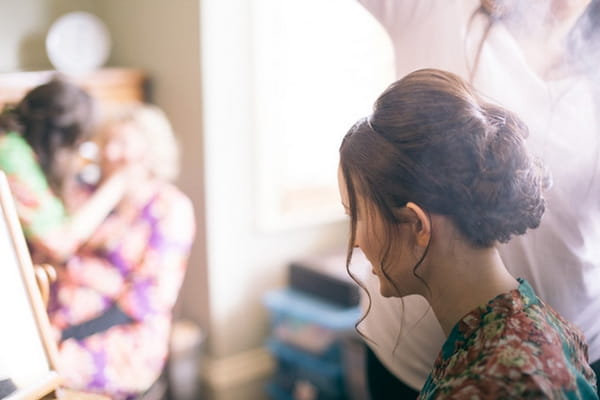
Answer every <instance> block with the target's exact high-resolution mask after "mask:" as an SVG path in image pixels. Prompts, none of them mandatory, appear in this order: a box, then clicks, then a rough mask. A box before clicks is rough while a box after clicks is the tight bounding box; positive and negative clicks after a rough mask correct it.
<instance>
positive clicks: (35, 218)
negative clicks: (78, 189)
mask: <svg viewBox="0 0 600 400" xmlns="http://www.w3.org/2000/svg"><path fill="white" fill-rule="evenodd" d="M0 170H2V171H4V172H5V173H6V176H7V178H8V183H9V186H10V188H11V191H12V195H13V197H14V199H15V203H16V207H17V213H18V214H19V219H20V221H21V225H22V226H23V231H24V233H25V236H26V237H28V238H29V237H32V236H40V235H43V234H45V233H47V232H50V231H52V230H53V229H55V228H58V227H60V226H61V225H62V224H64V223H65V221H66V219H67V215H66V212H65V208H64V206H63V204H62V202H61V201H60V199H58V197H56V196H55V195H54V193H52V191H51V190H50V187H49V186H48V182H47V180H46V177H45V175H44V173H43V172H42V169H41V168H40V165H39V163H38V162H37V158H36V156H35V154H34V152H33V150H32V149H31V147H30V146H29V145H28V144H27V142H26V141H25V139H23V138H22V137H21V136H20V135H19V134H18V133H14V132H11V133H7V134H5V135H3V136H2V137H0Z"/></svg>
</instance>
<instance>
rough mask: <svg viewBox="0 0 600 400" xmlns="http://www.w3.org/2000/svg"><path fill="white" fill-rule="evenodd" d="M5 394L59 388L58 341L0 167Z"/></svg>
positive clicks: (0, 352) (0, 382)
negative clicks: (51, 333) (51, 332)
mask: <svg viewBox="0 0 600 400" xmlns="http://www.w3.org/2000/svg"><path fill="white" fill-rule="evenodd" d="M0 207H1V208H2V213H0V255H1V260H2V266H1V267H0V293H1V294H2V297H3V300H2V304H1V305H0V309H1V310H2V314H3V316H2V320H3V324H2V325H3V327H4V329H2V333H1V334H0V399H2V400H16V399H19V400H21V399H25V400H29V399H39V398H41V397H43V396H44V395H46V394H48V393H50V392H51V391H53V390H55V389H56V388H57V387H58V385H59V383H60V379H59V375H58V373H57V372H56V370H55V360H56V352H57V349H56V343H55V342H54V340H53V339H52V337H51V335H50V323H49V321H48V317H47V314H46V310H45V306H44V303H43V301H42V298H41V295H40V291H39V289H38V287H37V283H36V278H35V272H34V268H33V265H32V262H31V257H30V254H29V250H28V248H27V244H26V242H25V237H24V235H23V231H22V230H21V225H20V223H19V219H18V216H17V212H16V208H15V204H14V201H13V197H12V193H11V191H10V188H9V186H8V182H7V179H6V175H5V174H4V173H2V172H0Z"/></svg>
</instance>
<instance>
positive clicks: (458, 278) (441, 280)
mask: <svg viewBox="0 0 600 400" xmlns="http://www.w3.org/2000/svg"><path fill="white" fill-rule="evenodd" d="M458 246H461V245H460V244H459V245H458ZM463 246H465V247H466V248H463V249H459V251H456V250H457V249H453V250H454V251H453V252H451V253H450V257H448V254H445V255H444V256H443V257H438V258H437V259H439V260H440V262H438V263H436V264H435V265H431V267H430V268H429V271H434V272H433V273H430V274H429V276H428V280H427V283H428V285H429V287H430V292H428V293H429V294H428V295H426V296H425V297H426V298H427V300H428V301H429V304H430V305H431V308H432V309H433V311H434V313H435V315H436V317H437V319H438V321H439V322H440V324H441V326H442V329H443V330H444V333H445V334H446V336H448V335H449V333H450V331H451V330H452V328H453V327H454V325H456V323H457V322H458V321H460V319H462V318H463V317H464V316H465V315H466V314H467V313H469V312H471V311H472V310H474V309H475V308H477V307H478V306H480V305H482V304H486V303H487V302H488V301H490V300H492V299H493V298H494V297H496V296H498V295H499V294H502V293H507V292H509V291H511V290H513V289H516V288H517V287H518V281H517V280H516V279H515V278H514V277H513V276H512V275H510V273H509V272H508V271H507V270H506V268H505V266H504V263H503V262H502V259H501V258H500V255H499V254H498V251H497V250H496V249H495V248H485V249H474V248H472V247H469V246H468V245H463Z"/></svg>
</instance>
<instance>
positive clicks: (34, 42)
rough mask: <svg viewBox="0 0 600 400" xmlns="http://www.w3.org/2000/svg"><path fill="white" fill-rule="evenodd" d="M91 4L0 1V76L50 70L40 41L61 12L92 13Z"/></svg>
mask: <svg viewBox="0 0 600 400" xmlns="http://www.w3.org/2000/svg"><path fill="white" fill-rule="evenodd" d="M93 3H94V1H93V0H0V38H2V40H0V72H12V71H16V70H37V69H48V68H50V61H49V60H48V57H47V56H46V50H45V48H44V45H45V44H44V40H45V36H46V32H47V31H48V28H49V27H50V25H51V24H52V22H53V21H54V20H55V19H56V18H58V16H60V15H62V14H63V13H65V12H68V11H71V10H75V9H77V10H82V11H89V12H93Z"/></svg>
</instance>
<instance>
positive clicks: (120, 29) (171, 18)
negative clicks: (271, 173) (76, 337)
mask: <svg viewBox="0 0 600 400" xmlns="http://www.w3.org/2000/svg"><path fill="white" fill-rule="evenodd" d="M97 3H98V7H97V12H98V15H99V16H100V17H101V18H102V19H103V20H104V21H105V23H106V24H107V26H108V28H109V30H110V32H111V35H112V37H113V49H112V53H111V58H110V61H109V63H110V64H111V65H116V66H131V67H139V68H142V69H144V70H145V71H147V72H148V74H149V76H150V78H151V86H152V91H151V97H152V101H153V102H155V103H156V104H158V105H159V106H160V107H162V108H163V109H164V110H165V111H166V113H167V115H169V117H170V119H171V122H172V123H173V127H174V129H175V131H176V133H177V135H178V139H179V142H180V145H181V148H182V156H183V159H182V173H181V176H180V179H179V182H178V183H179V186H180V187H181V189H182V190H183V191H184V192H185V193H187V194H188V195H189V196H190V197H191V198H192V201H193V203H194V206H195V209H196V223H197V227H198V232H197V238H196V241H195V244H194V247H193V249H192V257H191V260H190V265H189V268H188V273H187V275H186V281H185V283H184V287H183V291H182V294H181V306H182V308H181V310H180V312H181V313H183V315H184V316H187V317H190V318H192V319H194V320H195V321H197V322H199V323H200V324H201V326H203V327H207V326H209V324H210V321H209V306H208V304H209V295H208V285H207V270H208V269H207V266H206V250H205V242H206V240H205V223H204V209H205V207H204V184H203V182H204V177H203V175H204V173H203V171H204V149H203V143H202V142H203V141H202V103H201V83H200V79H201V71H200V27H199V23H200V21H199V16H200V11H199V2H198V1H196V0H178V1H166V0H127V1H122V0H103V1H101V2H97Z"/></svg>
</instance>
